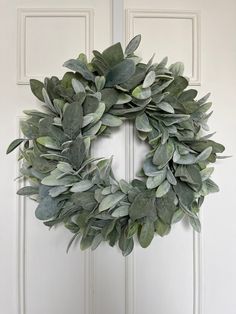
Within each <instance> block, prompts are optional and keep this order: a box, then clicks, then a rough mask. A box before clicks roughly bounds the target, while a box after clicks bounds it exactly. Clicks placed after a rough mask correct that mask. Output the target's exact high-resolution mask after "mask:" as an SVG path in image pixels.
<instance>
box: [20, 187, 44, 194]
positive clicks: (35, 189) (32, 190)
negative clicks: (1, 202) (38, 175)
mask: <svg viewBox="0 0 236 314" xmlns="http://www.w3.org/2000/svg"><path fill="white" fill-rule="evenodd" d="M38 193H39V188H38V187H35V186H24V187H23V188H21V189H19V190H18V191H17V194H18V195H35V194H38Z"/></svg>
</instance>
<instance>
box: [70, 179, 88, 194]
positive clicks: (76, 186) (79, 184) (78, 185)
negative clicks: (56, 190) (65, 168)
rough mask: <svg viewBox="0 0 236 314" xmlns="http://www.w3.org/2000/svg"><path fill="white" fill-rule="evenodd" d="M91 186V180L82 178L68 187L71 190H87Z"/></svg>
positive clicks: (74, 191)
mask: <svg viewBox="0 0 236 314" xmlns="http://www.w3.org/2000/svg"><path fill="white" fill-rule="evenodd" d="M92 186H93V183H92V181H90V180H82V181H80V182H76V183H75V184H74V185H73V186H72V188H71V189H70V191H71V192H73V193H76V192H84V191H87V190H89V189H90V188H91V187H92Z"/></svg>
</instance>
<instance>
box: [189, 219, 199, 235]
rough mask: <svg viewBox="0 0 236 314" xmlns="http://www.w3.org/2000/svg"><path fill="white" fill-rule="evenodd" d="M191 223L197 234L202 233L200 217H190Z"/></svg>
mask: <svg viewBox="0 0 236 314" xmlns="http://www.w3.org/2000/svg"><path fill="white" fill-rule="evenodd" d="M188 219H189V222H190V224H191V226H192V227H193V229H194V230H195V231H197V232H201V222H200V220H199V218H198V217H188Z"/></svg>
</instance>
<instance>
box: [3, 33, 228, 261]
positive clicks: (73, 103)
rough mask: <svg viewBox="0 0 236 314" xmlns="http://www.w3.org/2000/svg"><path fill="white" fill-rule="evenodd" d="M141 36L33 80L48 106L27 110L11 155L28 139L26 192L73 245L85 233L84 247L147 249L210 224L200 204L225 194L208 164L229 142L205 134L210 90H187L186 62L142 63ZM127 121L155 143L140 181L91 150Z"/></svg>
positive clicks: (24, 150) (35, 91)
mask: <svg viewBox="0 0 236 314" xmlns="http://www.w3.org/2000/svg"><path fill="white" fill-rule="evenodd" d="M140 40H141V36H140V35H137V36H136V37H134V38H133V39H132V40H131V41H130V42H129V44H128V45H127V47H126V49H125V51H124V52H123V50H122V47H121V44H120V43H117V44H115V45H112V46H111V47H109V48H107V49H106V50H104V51H103V52H102V53H100V52H98V51H93V54H94V57H93V59H92V61H91V62H90V63H88V61H87V58H86V56H85V55H84V54H80V55H79V57H78V58H77V59H71V60H69V61H67V62H65V64H64V66H65V67H67V68H69V69H70V70H72V71H74V72H66V73H65V75H64V76H63V78H62V79H58V78H57V77H55V76H53V77H51V78H46V79H45V80H44V83H42V82H40V81H38V80H35V79H32V80H30V86H31V90H32V92H33V94H34V95H35V96H36V97H37V98H38V99H39V100H40V101H42V102H43V106H44V110H43V111H36V110H27V111H24V113H25V114H26V115H27V116H28V118H27V119H26V120H24V121H21V123H20V127H21V130H22V132H23V134H24V136H25V138H20V139H16V140H15V141H13V142H12V143H11V144H10V146H9V148H8V150H7V153H9V152H11V151H12V150H14V149H15V148H16V147H17V146H19V145H20V144H22V146H21V149H20V159H21V160H22V166H21V169H20V172H21V175H22V177H23V178H26V179H27V180H28V181H29V182H30V186H25V187H23V188H21V189H20V190H19V191H18V194H19V195H27V196H30V197H31V198H33V199H34V200H36V201H37V202H38V203H39V204H38V206H37V209H36V217H37V218H38V219H40V220H44V224H45V225H46V226H49V227H52V226H54V225H56V224H59V223H63V224H64V226H65V227H66V228H67V229H69V230H70V231H71V232H72V233H73V234H74V236H73V238H72V239H71V241H70V243H69V246H68V247H70V245H71V244H72V242H73V240H74V239H76V238H77V237H81V241H80V246H81V249H86V248H88V247H91V248H92V249H95V248H96V247H97V246H98V245H99V244H100V243H101V242H102V241H108V242H109V244H110V245H111V246H114V245H115V244H116V243H117V242H118V244H119V248H120V249H121V251H122V253H123V255H127V254H129V253H130V252H131V251H132V249H133V246H134V241H133V238H134V236H135V235H137V237H138V241H139V243H140V245H141V246H142V247H144V248H145V247H147V246H148V245H149V244H150V243H151V241H152V239H153V237H154V234H155V233H157V234H159V235H160V236H163V235H165V234H167V233H168V232H169V231H170V228H171V224H173V223H176V222H177V221H180V220H181V219H183V217H184V216H187V217H188V219H189V221H190V223H191V225H192V226H193V228H194V229H195V230H196V231H200V222H199V219H198V212H199V208H200V206H201V204H202V202H203V200H204V197H205V196H206V195H207V194H208V193H211V192H216V191H218V187H217V185H216V184H215V183H214V182H213V181H212V180H211V179H210V178H209V177H210V175H211V174H212V172H213V168H212V167H209V166H208V165H209V163H214V162H215V161H216V158H217V153H222V152H223V151H224V146H222V145H221V144H219V143H216V142H214V141H212V140H210V139H209V138H210V136H211V135H205V134H204V130H208V127H207V119H208V118H209V116H210V115H211V112H210V113H207V111H208V109H209V108H210V107H211V103H210V102H207V99H208V97H209V94H208V95H206V96H205V97H203V98H201V99H200V100H196V99H195V98H196V96H197V91H196V90H194V89H188V90H185V89H186V87H187V86H188V80H187V79H186V78H185V77H184V76H183V64H182V63H180V62H178V63H175V64H172V65H171V66H169V67H166V64H167V58H165V59H164V60H162V61H161V62H160V63H155V64H152V60H153V58H151V60H150V61H149V62H148V63H147V64H144V63H141V59H140V58H139V57H137V56H136V55H135V54H134V52H135V50H136V49H137V48H138V46H139V43H140ZM125 119H128V120H131V119H132V120H134V125H135V128H136V131H137V136H138V137H139V138H140V139H141V140H142V141H146V142H147V143H148V144H149V147H150V151H149V152H148V154H147V155H146V156H145V159H144V162H143V166H142V169H141V171H140V173H139V177H140V179H134V180H132V181H131V182H130V183H129V182H126V181H125V180H120V181H117V180H116V178H115V176H114V175H113V172H112V168H111V164H112V159H102V158H96V157H91V156H90V146H91V143H92V141H94V140H95V139H96V138H97V137H98V136H102V135H108V134H109V132H110V131H111V130H112V128H114V127H119V126H121V124H122V123H123V121H124V120H125Z"/></svg>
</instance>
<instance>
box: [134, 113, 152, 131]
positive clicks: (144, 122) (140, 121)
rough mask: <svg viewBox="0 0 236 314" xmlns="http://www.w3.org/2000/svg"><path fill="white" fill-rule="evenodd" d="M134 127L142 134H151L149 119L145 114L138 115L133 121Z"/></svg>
mask: <svg viewBox="0 0 236 314" xmlns="http://www.w3.org/2000/svg"><path fill="white" fill-rule="evenodd" d="M135 127H136V129H137V130H139V131H142V132H151V131H152V127H151V125H150V123H149V119H148V117H147V115H146V114H145V113H143V114H141V115H138V116H137V117H136V119H135Z"/></svg>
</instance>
